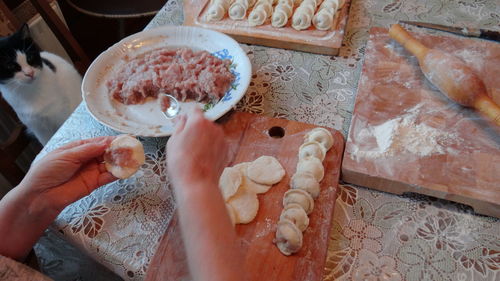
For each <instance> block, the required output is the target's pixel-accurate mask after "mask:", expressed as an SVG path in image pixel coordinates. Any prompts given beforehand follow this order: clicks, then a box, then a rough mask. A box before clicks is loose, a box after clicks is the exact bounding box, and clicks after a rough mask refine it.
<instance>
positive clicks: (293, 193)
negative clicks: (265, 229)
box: [274, 128, 333, 256]
mask: <svg viewBox="0 0 500 281" xmlns="http://www.w3.org/2000/svg"><path fill="white" fill-rule="evenodd" d="M332 145H333V136H332V134H331V133H330V132H329V131H328V130H326V129H324V128H315V129H313V130H311V131H310V132H308V133H307V134H306V136H305V141H304V143H303V144H302V145H301V146H300V148H299V153H298V158H299V161H298V163H297V169H296V171H295V174H294V175H293V176H292V178H291V180H290V187H291V189H290V190H288V191H287V192H285V195H284V197H283V207H284V208H283V211H282V212H281V215H280V219H279V221H278V225H277V228H276V238H275V240H274V241H275V243H276V246H277V247H278V249H279V250H280V252H281V253H283V254H284V255H287V256H288V255H291V254H293V253H296V252H298V251H299V250H300V248H301V247H302V240H303V234H302V232H304V231H305V230H306V229H307V227H308V225H309V217H308V215H309V214H310V213H311V212H312V211H313V209H314V199H316V198H317V197H318V196H319V195H320V182H321V180H322V179H323V177H324V174H325V170H324V167H323V160H324V159H325V156H326V152H327V151H328V150H329V149H330V148H331V147H332Z"/></svg>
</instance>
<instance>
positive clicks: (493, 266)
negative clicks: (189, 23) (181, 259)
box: [42, 0, 500, 281]
mask: <svg viewBox="0 0 500 281" xmlns="http://www.w3.org/2000/svg"><path fill="white" fill-rule="evenodd" d="M498 15H500V5H498V1H495V0H493V1H460V2H459V1H452V0H442V1H439V0H426V1H395V0H365V1H362V0H353V3H352V7H351V11H350V18H349V22H348V27H347V33H346V38H345V40H344V46H343V47H342V49H341V51H340V55H339V56H338V57H329V56H321V55H313V54H308V53H301V52H293V51H287V50H281V49H272V48H266V47H261V46H249V45H242V47H243V48H244V50H245V51H246V52H247V53H248V56H249V57H250V61H251V62H252V64H253V71H254V73H253V77H252V82H251V84H250V87H249V89H248V92H247V94H246V95H245V96H244V98H243V99H242V101H241V102H240V103H239V104H238V106H237V108H236V109H237V110H240V111H247V112H252V113H257V114H265V115H267V116H272V117H279V118H286V119H291V120H297V121H302V122H308V123H313V124H317V125H324V126H329V127H332V128H335V129H338V130H340V131H341V132H343V134H344V136H347V131H348V128H349V123H350V118H351V114H352V113H351V112H352V109H353V106H354V100H355V97H356V87H357V84H358V79H359V75H360V71H361V66H362V62H363V55H364V51H365V49H364V48H365V44H366V41H367V34H368V30H369V27H370V26H373V25H379V26H388V25H389V24H391V23H394V22H395V20H396V19H401V20H420V21H429V22H434V23H440V24H448V25H451V24H455V25H459V24H470V25H472V26H481V27H484V28H489V29H496V30H499V29H500V27H499V25H500V17H499V16H498ZM182 19H183V14H182V2H181V1H180V0H170V1H169V2H168V3H167V4H166V5H165V6H164V7H163V8H162V9H161V11H160V12H159V13H158V15H157V16H156V17H155V18H154V19H153V20H152V21H151V23H150V24H149V25H148V26H147V28H152V27H155V26H159V25H164V24H180V23H182ZM432 32H434V31H429V33H432ZM114 134H117V133H116V132H114V131H113V130H111V129H108V128H106V127H103V126H102V125H100V124H99V123H98V122H96V121H95V120H94V119H93V118H92V117H91V116H90V115H89V113H88V112H87V110H86V109H85V106H84V105H80V106H79V107H78V108H77V110H76V111H75V112H74V113H73V114H72V115H71V117H70V118H69V119H68V120H67V122H66V123H65V124H64V125H63V127H62V128H61V129H60V130H59V131H58V132H57V133H56V135H55V136H54V137H53V138H52V139H51V141H50V142H49V143H48V144H47V146H46V147H45V148H44V151H43V152H42V154H43V153H44V152H46V151H50V150H52V149H54V148H56V147H58V146H60V145H62V144H63V143H66V142H69V141H72V140H76V139H82V138H89V137H95V136H101V135H114ZM141 140H142V141H143V143H144V146H145V151H146V155H147V161H146V164H145V166H144V168H143V169H142V170H141V171H140V172H139V173H138V174H136V175H135V176H134V177H132V178H130V179H127V180H120V181H118V182H115V183H112V184H110V185H108V186H106V187H103V188H100V189H98V190H96V191H95V192H93V193H92V194H91V195H90V196H88V197H85V198H83V199H82V200H80V201H78V202H76V203H74V204H72V205H71V206H69V207H68V208H66V209H65V210H64V211H63V212H62V213H61V215H60V216H59V217H58V218H57V220H56V221H55V223H54V225H53V230H54V231H55V232H58V233H61V234H63V236H64V238H65V239H66V240H68V241H70V242H71V243H72V244H74V245H76V246H77V247H79V248H80V249H82V250H83V251H84V252H85V253H86V254H88V255H90V256H91V257H92V258H94V259H95V260H97V261H98V262H100V263H102V264H103V265H104V266H106V267H107V268H109V269H111V270H112V271H114V272H115V273H117V274H118V275H120V276H121V277H122V278H124V279H125V280H143V278H144V276H145V273H146V271H147V267H148V263H149V262H150V261H151V259H152V257H153V255H154V253H155V249H156V247H157V245H158V241H159V239H160V238H161V236H162V234H163V232H164V231H165V229H166V228H167V225H168V222H169V221H170V219H171V218H172V214H173V212H174V208H175V207H174V206H175V202H174V199H173V196H172V195H173V194H172V191H171V190H170V188H169V182H168V178H166V177H165V174H166V173H165V169H166V167H165V161H164V160H165V153H164V146H165V143H166V141H167V139H165V138H142V139H141ZM499 241H500V220H498V219H495V218H491V217H485V216H478V215H475V214H474V213H473V212H472V211H471V209H470V208H468V207H467V206H463V205H459V204H455V203H451V202H447V201H444V200H437V199H433V198H429V197H425V196H419V195H411V196H405V197H401V196H395V195H391V194H386V193H381V192H377V191H373V190H369V189H366V188H363V187H358V186H353V185H348V184H341V186H340V188H339V194H338V198H337V202H336V206H335V210H334V221H333V228H332V231H331V236H330V246H329V254H328V257H327V260H326V265H325V277H324V280H360V278H361V276H365V277H366V276H368V277H369V280H382V279H383V278H386V279H383V280H406V281H412V280H458V281H462V280H498V279H499V278H500V273H499V271H500V242H499ZM54 262H59V264H61V265H63V264H64V262H65V260H63V259H62V258H57V257H55V258H53V260H50V261H47V263H52V264H53V263H54ZM61 268H64V266H61ZM84 270H85V269H84ZM88 270H92V269H90V268H89V269H88ZM384 276H385V277H384Z"/></svg>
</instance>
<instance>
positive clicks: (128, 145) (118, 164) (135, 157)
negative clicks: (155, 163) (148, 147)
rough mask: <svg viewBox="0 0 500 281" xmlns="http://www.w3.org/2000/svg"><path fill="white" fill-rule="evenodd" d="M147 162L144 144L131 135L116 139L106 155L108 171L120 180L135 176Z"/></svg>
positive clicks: (105, 161)
mask: <svg viewBox="0 0 500 281" xmlns="http://www.w3.org/2000/svg"><path fill="white" fill-rule="evenodd" d="M145 161H146V157H145V155H144V147H143V146H142V143H141V142H140V141H138V140H137V139H136V138H135V137H133V136H130V135H120V136H118V137H116V138H115V139H114V140H113V141H112V142H111V144H110V145H109V147H108V148H107V149H106V152H105V153H104V163H105V166H106V170H108V171H109V172H110V173H111V174H113V176H115V177H117V178H119V179H125V178H128V177H130V176H132V175H133V174H135V172H137V170H139V168H140V167H141V165H142V164H144V162H145Z"/></svg>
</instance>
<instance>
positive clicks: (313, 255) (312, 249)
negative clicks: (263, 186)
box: [146, 112, 344, 281]
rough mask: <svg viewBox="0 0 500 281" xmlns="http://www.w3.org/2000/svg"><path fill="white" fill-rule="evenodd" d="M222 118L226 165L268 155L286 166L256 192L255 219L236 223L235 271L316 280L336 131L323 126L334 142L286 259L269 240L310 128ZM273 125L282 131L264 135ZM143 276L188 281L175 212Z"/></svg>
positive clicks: (279, 279) (336, 166) (333, 180)
mask: <svg viewBox="0 0 500 281" xmlns="http://www.w3.org/2000/svg"><path fill="white" fill-rule="evenodd" d="M224 119H225V120H223V121H222V124H223V127H224V131H225V133H226V137H227V140H228V142H229V144H230V150H231V151H234V152H235V156H234V158H233V159H232V161H231V162H230V163H229V166H232V165H234V164H237V163H240V162H245V161H253V160H255V159H256V158H258V157H259V156H261V155H272V156H274V157H276V158H277V159H278V160H279V161H280V163H281V164H282V165H283V167H284V168H285V170H286V175H285V177H284V178H283V180H281V182H280V183H278V184H277V185H275V186H273V187H272V188H271V189H270V191H268V192H267V193H265V194H263V195H259V201H260V202H259V203H260V208H259V212H258V214H257V217H256V218H255V219H254V220H253V221H252V222H251V223H249V224H246V225H237V226H236V232H237V235H238V237H239V238H240V241H241V247H242V249H243V251H244V253H245V264H244V266H243V267H242V269H241V270H242V271H245V272H248V273H250V274H251V275H252V277H253V279H251V280H268V281H291V280H296V281H299V280H308V281H315V280H318V281H319V280H322V277H323V268H324V262H325V258H326V253H327V250H328V237H329V232H330V228H331V219H332V215H333V207H334V203H335V197H336V192H337V183H338V180H339V174H340V161H341V157H342V151H343V147H344V140H343V137H342V135H341V134H340V133H339V132H338V131H336V130H333V129H329V130H330V131H331V132H332V134H333V137H334V140H335V143H334V146H333V147H332V149H330V150H329V152H328V154H327V156H326V158H325V160H324V162H323V165H324V166H325V177H324V179H323V181H322V182H321V193H320V196H319V197H318V199H316V200H315V208H314V210H313V212H312V213H311V214H310V215H309V218H310V224H309V227H308V228H307V229H306V231H305V232H304V244H303V247H302V248H301V250H300V252H298V253H297V254H295V255H293V256H289V257H287V256H284V255H282V254H281V253H280V252H279V250H278V248H277V247H276V246H275V245H274V244H273V243H272V241H273V239H274V237H275V226H276V223H277V221H278V218H279V215H280V213H281V211H282V208H283V206H282V199H283V194H284V193H285V191H287V190H288V189H289V185H288V184H289V181H290V177H291V176H292V175H293V174H294V173H295V166H296V163H297V152H298V148H299V146H300V145H301V144H302V142H303V141H304V135H305V133H306V132H308V131H309V130H311V129H313V128H315V127H316V126H314V125H310V124H304V123H299V122H294V121H288V120H284V119H275V118H269V117H265V116H261V115H255V114H249V113H241V112H239V113H233V114H231V115H230V116H227V117H225V118H224ZM273 127H278V128H283V129H284V133H285V135H284V136H283V137H282V138H273V137H270V136H269V130H270V129H271V128H273ZM259 276H260V277H259ZM146 280H176V281H177V280H190V277H189V272H188V269H187V265H186V256H185V252H184V248H183V244H182V239H181V235H180V229H179V225H178V221H177V216H175V217H174V219H172V222H171V223H170V225H169V227H168V229H167V231H166V233H165V234H164V236H163V238H162V240H161V242H160V245H159V246H158V249H157V250H156V254H155V256H154V258H153V260H152V261H151V264H150V265H149V267H148V272H147V276H146Z"/></svg>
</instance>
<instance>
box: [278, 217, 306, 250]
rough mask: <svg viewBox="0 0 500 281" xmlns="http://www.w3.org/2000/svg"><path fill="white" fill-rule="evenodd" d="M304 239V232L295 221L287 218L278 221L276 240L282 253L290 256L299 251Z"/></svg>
mask: <svg viewBox="0 0 500 281" xmlns="http://www.w3.org/2000/svg"><path fill="white" fill-rule="evenodd" d="M302 239H303V237H302V232H301V231H300V230H299V229H298V228H297V226H296V225H295V224H294V223H293V222H291V221H289V220H287V219H284V220H280V221H279V222H278V227H277V229H276V239H275V240H274V241H275V243H276V246H278V249H279V250H280V252H281V253H283V254H284V255H286V256H289V255H291V254H293V253H296V252H298V251H299V250H300V248H301V247H302Z"/></svg>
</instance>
